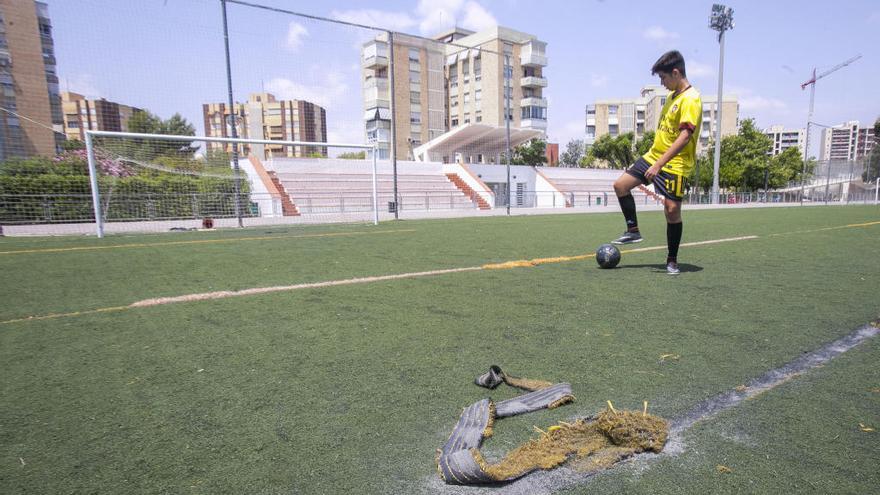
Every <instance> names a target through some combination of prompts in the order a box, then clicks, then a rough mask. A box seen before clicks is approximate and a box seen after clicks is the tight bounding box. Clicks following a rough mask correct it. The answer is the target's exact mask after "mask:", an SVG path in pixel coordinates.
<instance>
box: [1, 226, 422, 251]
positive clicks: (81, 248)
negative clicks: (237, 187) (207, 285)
mask: <svg viewBox="0 0 880 495" xmlns="http://www.w3.org/2000/svg"><path fill="white" fill-rule="evenodd" d="M399 232H415V229H397V230H376V231H372V232H370V231H359V232H330V233H326V234H296V235H274V236H259V237H235V238H230V239H198V240H193V241H171V242H144V243H133V244H114V245H112V246H79V247H68V248H41V249H20V250H16V251H0V254H26V253H61V252H67V251H92V250H99V249H118V248H143V247H155V246H176V245H183V244H213V243H219V242H238V241H267V240H272V239H305V238H310V237H344V236H350V235H372V234H396V233H399Z"/></svg>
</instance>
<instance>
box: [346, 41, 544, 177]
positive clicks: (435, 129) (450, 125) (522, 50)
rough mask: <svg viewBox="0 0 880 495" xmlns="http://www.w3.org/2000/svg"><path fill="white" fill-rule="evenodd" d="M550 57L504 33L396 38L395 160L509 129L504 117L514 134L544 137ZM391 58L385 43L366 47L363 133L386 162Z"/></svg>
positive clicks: (534, 45)
mask: <svg viewBox="0 0 880 495" xmlns="http://www.w3.org/2000/svg"><path fill="white" fill-rule="evenodd" d="M545 50H546V43H544V42H542V41H540V40H538V39H537V38H536V37H535V36H532V35H529V34H526V33H521V32H518V31H514V30H512V29H508V28H504V27H500V26H496V27H493V28H491V29H487V30H484V31H481V32H473V31H468V30H465V29H461V28H456V29H452V30H450V31H447V32H444V33H441V34H438V35H437V36H435V37H434V38H433V39H424V38H418V37H412V36H406V35H401V34H395V37H394V64H393V65H394V81H395V88H394V98H395V99H394V105H393V107H394V116H395V124H396V125H395V131H396V143H395V151H396V155H397V156H398V157H400V158H406V159H412V158H413V150H414V149H415V148H416V147H418V146H419V145H420V144H423V143H426V142H428V141H431V140H434V139H436V138H438V137H440V136H441V135H443V134H445V133H446V132H448V131H450V130H454V129H456V128H458V127H461V126H464V125H467V124H478V123H479V124H483V125H490V126H504V125H505V124H506V121H505V117H504V116H505V115H508V116H509V118H510V123H511V127H514V128H517V129H538V130H540V131H541V132H543V131H545V130H546V128H547V100H546V98H544V97H543V88H545V87H546V86H547V79H546V78H545V77H544V76H543V70H544V67H546V65H547V56H546V54H545ZM389 56H390V50H389V45H388V40H387V35H384V34H382V35H379V36H377V37H376V39H374V40H371V41H370V42H368V43H365V44H364V45H363V49H362V66H363V76H364V107H365V115H364V120H365V131H366V135H367V139H368V141H369V142H378V145H379V150H380V151H379V153H380V154H379V156H380V158H387V157H388V156H389V150H390V147H391V144H390V142H391V132H390V131H391V110H390V107H391V105H390V103H391V102H390V98H391V96H390V94H391V92H390V91H389V89H388V88H389V70H390V66H391V64H390V63H389ZM505 75H507V76H508V77H509V80H510V84H509V87H507V88H505ZM505 97H507V98H506V99H505Z"/></svg>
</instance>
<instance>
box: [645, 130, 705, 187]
mask: <svg viewBox="0 0 880 495" xmlns="http://www.w3.org/2000/svg"><path fill="white" fill-rule="evenodd" d="M693 133H694V130H693V129H690V128H687V127H686V128H683V129H682V130H681V133H680V134H679V135H678V137H677V138H675V141H673V143H672V146H670V147H669V149H668V150H666V152H665V153H663V155H661V156H660V158H658V159H657V161H656V162H654V165H652V166H651V168H649V169H648V170H647V171H645V178H646V179H648V180H649V181H653V180H654V177H656V176H657V174H659V173H660V170H661V169H662V168H663V166H664V165H666V163H668V162H669V160H672V158H673V157H674V156H675V155H677V154H679V153H681V150H683V149H684V147H685V146H686V145H687V142H688V140H689V139H690V138H691V134H693Z"/></svg>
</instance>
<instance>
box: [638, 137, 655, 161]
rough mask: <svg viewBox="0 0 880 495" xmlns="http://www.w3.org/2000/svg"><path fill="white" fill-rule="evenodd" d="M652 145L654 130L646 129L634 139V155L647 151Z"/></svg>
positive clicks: (640, 154)
mask: <svg viewBox="0 0 880 495" xmlns="http://www.w3.org/2000/svg"><path fill="white" fill-rule="evenodd" d="M651 146H654V131H648V132H646V133H645V134H644V135H642V137H641V138H639V140H638V141H636V156H642V155H644V154H645V153H647V152H648V151H649V150H650V149H651Z"/></svg>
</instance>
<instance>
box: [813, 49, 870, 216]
mask: <svg viewBox="0 0 880 495" xmlns="http://www.w3.org/2000/svg"><path fill="white" fill-rule="evenodd" d="M860 58H862V55H861V54H859V55H856V56H855V57H853V58H851V59H849V60H846V61H845V62H841V63H839V64H837V65H835V66H834V67H832V68H830V69H828V70H826V71H825V72H822V73H821V74H816V69H815V68H813V77H811V78H810V80H809V81H807V82H805V83H803V84H801V90H804V89H807V86H810V112H809V113H808V114H807V139H806V140H805V142H804V170H803V173H802V174H801V203H803V202H804V175H806V173H807V160H808V159H809V154H810V124H811V123H812V121H813V102H814V101H816V81H818V80H819V79H822V78H823V77H825V76H827V75H829V74H831V73H832V72H837V71H839V70H840V69H842V68H844V67H846V66H847V65H849V64H851V63H853V62H855V61H856V60H858V59H860Z"/></svg>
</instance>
